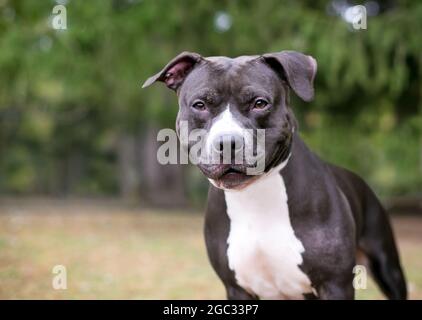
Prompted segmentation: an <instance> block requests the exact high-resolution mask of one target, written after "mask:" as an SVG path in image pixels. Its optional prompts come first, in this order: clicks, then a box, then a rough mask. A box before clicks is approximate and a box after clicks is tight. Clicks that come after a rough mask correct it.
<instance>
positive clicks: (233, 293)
mask: <svg viewBox="0 0 422 320" xmlns="http://www.w3.org/2000/svg"><path fill="white" fill-rule="evenodd" d="M226 292H227V299H228V300H258V298H257V297H256V296H253V295H251V294H249V293H248V292H247V291H246V290H244V289H242V288H241V287H239V286H232V285H228V286H226Z"/></svg>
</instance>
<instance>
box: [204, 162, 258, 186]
mask: <svg viewBox="0 0 422 320" xmlns="http://www.w3.org/2000/svg"><path fill="white" fill-rule="evenodd" d="M199 168H200V169H201V171H202V173H203V174H204V175H205V176H206V177H207V178H208V179H209V180H210V181H211V182H212V183H213V184H214V185H215V186H216V187H217V188H221V189H241V188H242V187H244V186H245V185H247V184H248V182H249V181H252V180H253V179H255V178H257V176H253V175H248V174H247V166H245V165H230V164H221V165H211V166H203V165H199Z"/></svg>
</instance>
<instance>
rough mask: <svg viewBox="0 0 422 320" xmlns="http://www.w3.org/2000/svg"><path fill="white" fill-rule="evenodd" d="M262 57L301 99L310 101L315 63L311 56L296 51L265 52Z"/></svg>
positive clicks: (315, 68) (312, 91)
mask: <svg viewBox="0 0 422 320" xmlns="http://www.w3.org/2000/svg"><path fill="white" fill-rule="evenodd" d="M262 57H263V58H264V60H265V62H266V63H267V64H268V65H269V66H270V67H271V68H272V69H274V70H275V71H276V72H277V73H279V74H280V76H281V77H283V78H284V79H285V80H286V81H287V83H288V84H289V86H290V87H291V88H292V89H293V91H294V92H295V93H296V94H297V95H298V96H299V97H300V98H301V99H302V100H304V101H311V100H312V99H313V98H314V78H315V74H316V71H317V63H316V60H315V59H314V58H313V57H311V56H307V55H305V54H303V53H300V52H296V51H281V52H276V53H267V54H264V55H263V56H262Z"/></svg>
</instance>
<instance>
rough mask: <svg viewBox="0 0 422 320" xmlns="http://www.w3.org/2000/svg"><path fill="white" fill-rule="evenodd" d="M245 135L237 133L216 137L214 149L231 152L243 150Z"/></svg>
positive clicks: (220, 151)
mask: <svg viewBox="0 0 422 320" xmlns="http://www.w3.org/2000/svg"><path fill="white" fill-rule="evenodd" d="M243 144H244V139H243V136H242V135H240V134H237V133H230V134H223V135H220V136H218V137H216V138H215V139H214V141H213V144H212V145H213V148H214V151H215V152H217V153H221V154H222V153H226V152H230V153H231V154H233V153H234V154H236V153H238V152H240V151H242V150H243Z"/></svg>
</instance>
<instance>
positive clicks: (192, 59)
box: [142, 52, 202, 91]
mask: <svg viewBox="0 0 422 320" xmlns="http://www.w3.org/2000/svg"><path fill="white" fill-rule="evenodd" d="M200 60H202V57H201V55H199V54H198V53H194V52H182V53H181V54H179V55H178V56H177V57H175V58H174V59H173V60H171V61H170V62H169V63H168V64H167V65H166V66H165V67H164V68H163V69H162V70H161V71H160V72H158V73H157V74H155V75H153V76H152V77H150V78H148V80H147V81H145V83H144V84H143V85H142V88H145V87H148V86H149V85H151V84H153V83H154V82H156V81H161V82H164V83H165V84H166V86H167V87H168V88H170V89H172V90H175V91H176V90H177V89H178V88H179V87H180V85H181V84H182V83H183V81H184V80H185V78H186V76H187V75H188V74H189V72H191V71H192V69H193V68H194V67H195V65H196V64H197V63H198V62H199V61H200Z"/></svg>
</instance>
